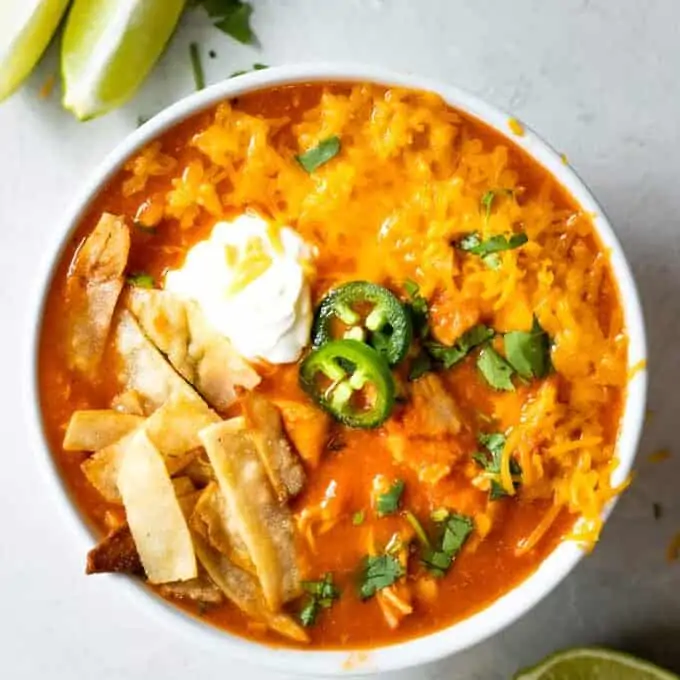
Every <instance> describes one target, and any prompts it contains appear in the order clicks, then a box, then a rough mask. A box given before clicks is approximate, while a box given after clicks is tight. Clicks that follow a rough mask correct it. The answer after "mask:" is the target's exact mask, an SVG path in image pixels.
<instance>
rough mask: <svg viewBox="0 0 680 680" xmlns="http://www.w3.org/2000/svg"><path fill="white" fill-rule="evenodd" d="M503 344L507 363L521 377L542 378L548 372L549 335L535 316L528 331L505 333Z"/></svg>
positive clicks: (549, 364)
mask: <svg viewBox="0 0 680 680" xmlns="http://www.w3.org/2000/svg"><path fill="white" fill-rule="evenodd" d="M503 344H504V347H505V356H506V357H507V360H508V363H509V364H510V365H511V366H512V367H513V368H514V369H515V370H516V371H517V373H518V374H519V375H520V376H521V377H522V378H524V379H526V380H529V379H531V378H544V377H545V376H546V375H548V373H550V370H551V368H552V364H551V361H550V344H551V343H550V337H549V336H548V334H547V333H546V332H545V331H544V330H543V328H541V324H540V323H539V322H538V319H537V318H536V317H534V323H533V325H532V327H531V330H530V331H528V332H527V331H512V332H510V333H506V334H505V335H504V336H503Z"/></svg>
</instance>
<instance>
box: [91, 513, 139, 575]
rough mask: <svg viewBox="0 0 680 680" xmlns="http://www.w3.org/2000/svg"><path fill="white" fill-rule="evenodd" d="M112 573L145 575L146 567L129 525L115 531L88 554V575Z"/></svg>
mask: <svg viewBox="0 0 680 680" xmlns="http://www.w3.org/2000/svg"><path fill="white" fill-rule="evenodd" d="M110 572H120V573H125V574H141V573H144V567H143V566H142V562H141V560H140V559H139V553H138V552H137V547H136V546H135V541H134V539H133V538H132V534H131V533H130V527H129V526H128V525H127V523H126V524H123V525H122V526H119V527H118V528H117V529H114V530H113V531H112V532H111V533H110V534H109V535H108V536H107V537H106V538H104V539H103V540H102V541H100V542H99V543H98V544H97V545H96V546H95V547H94V548H92V550H90V552H89V553H87V566H86V567H85V573H86V574H104V573H110Z"/></svg>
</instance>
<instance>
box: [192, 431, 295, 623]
mask: <svg viewBox="0 0 680 680" xmlns="http://www.w3.org/2000/svg"><path fill="white" fill-rule="evenodd" d="M232 429H233V428H231V427H230V425H229V423H228V421H227V422H223V423H217V424H216V425H211V426H210V427H207V428H206V429H204V430H201V432H200V433H199V438H200V439H201V441H202V442H203V446H204V447H205V450H206V453H207V454H208V458H209V459H210V462H211V463H212V466H213V468H214V470H215V476H216V477H217V481H218V483H219V487H220V491H221V492H222V495H223V496H224V498H225V500H226V501H227V509H228V511H229V513H230V514H231V515H232V517H233V518H234V521H235V524H236V527H237V529H238V533H239V534H240V535H241V537H242V538H243V541H244V543H245V544H246V547H247V548H248V552H249V553H250V557H251V559H252V561H253V564H254V565H255V568H256V570H257V575H258V577H259V579H260V583H261V585H262V590H263V593H264V596H265V599H266V601H267V604H268V605H269V608H270V609H272V610H273V611H279V609H280V608H281V606H282V605H283V604H284V603H285V602H288V601H289V600H292V599H293V598H295V597H297V596H298V595H299V594H300V590H301V587H300V578H299V573H298V567H297V563H296V552H295V537H294V525H293V518H292V515H291V512H290V510H289V509H288V507H287V506H284V505H282V504H281V503H279V501H278V499H277V498H276V496H275V494H274V492H273V490H272V487H271V485H270V484H269V480H268V479H267V472H266V470H265V468H264V465H263V464H262V461H261V460H260V457H259V456H258V455H257V452H256V450H255V444H254V443H253V442H252V440H251V439H250V438H249V437H248V436H247V435H246V434H244V433H242V432H233V431H232Z"/></svg>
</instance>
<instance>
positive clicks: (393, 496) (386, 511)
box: [376, 479, 405, 517]
mask: <svg viewBox="0 0 680 680" xmlns="http://www.w3.org/2000/svg"><path fill="white" fill-rule="evenodd" d="M404 487H405V484H404V482H403V480H401V479H397V480H395V481H394V482H393V483H392V486H391V487H390V488H389V490H388V491H386V492H385V493H382V494H380V495H379V496H378V498H377V500H376V510H377V511H378V516H379V517H385V516H386V515H394V514H395V513H397V512H399V508H400V506H401V497H402V495H403V493H404Z"/></svg>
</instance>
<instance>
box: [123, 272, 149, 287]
mask: <svg viewBox="0 0 680 680" xmlns="http://www.w3.org/2000/svg"><path fill="white" fill-rule="evenodd" d="M126 280H127V282H128V283H129V284H130V285H131V286H136V287H137V288H153V287H154V286H155V285H156V282H155V281H154V279H153V276H151V275H150V274H145V273H144V272H137V273H136V274H129V275H128V277H127V279H126Z"/></svg>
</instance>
